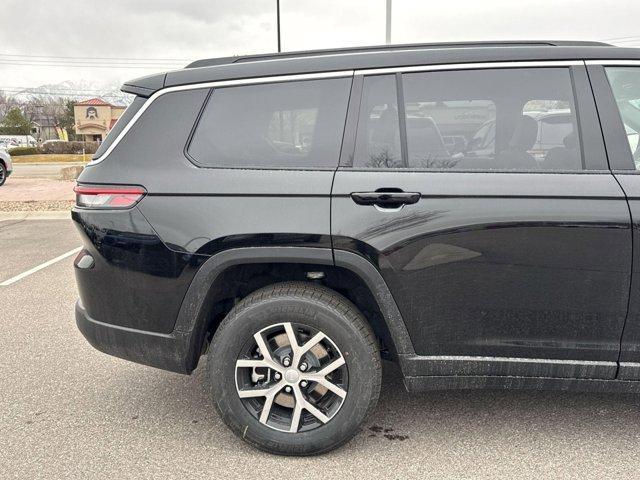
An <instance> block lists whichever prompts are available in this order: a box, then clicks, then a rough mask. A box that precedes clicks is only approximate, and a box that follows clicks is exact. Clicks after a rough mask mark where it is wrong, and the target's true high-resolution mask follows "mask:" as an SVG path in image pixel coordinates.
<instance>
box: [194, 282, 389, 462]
mask: <svg viewBox="0 0 640 480" xmlns="http://www.w3.org/2000/svg"><path fill="white" fill-rule="evenodd" d="M287 324H288V325H290V327H286V325H287ZM291 326H293V327H291ZM281 328H282V329H284V330H285V335H288V334H289V333H290V332H295V333H294V334H293V335H294V338H296V337H297V338H296V341H297V343H298V345H299V346H300V348H301V350H299V352H301V351H302V350H304V349H305V348H309V350H307V353H304V354H300V355H297V356H298V357H299V358H296V354H295V353H292V354H291V359H290V360H291V362H293V363H292V365H291V366H290V367H289V368H288V369H285V367H284V364H286V363H287V358H286V357H285V358H284V359H282V358H281V359H280V360H278V358H279V357H278V352H279V351H287V348H290V345H289V346H287V343H286V342H285V343H284V344H283V340H282V338H286V339H287V341H289V340H290V339H291V337H290V336H286V337H282V336H281V335H283V334H282V333H278V332H279V331H280V330H279V329H281ZM287 328H289V329H288V330H287ZM271 331H273V332H275V333H273V334H271V333H269V332H271ZM259 332H260V333H259ZM265 332H266V333H265ZM313 332H316V333H315V335H317V336H312V334H313ZM319 332H320V333H322V334H324V337H323V336H322V335H319ZM255 334H258V335H259V336H261V337H262V338H263V339H264V338H266V339H267V340H266V341H265V343H264V344H263V346H264V348H266V349H267V351H268V352H269V353H268V356H269V357H270V358H269V359H267V357H265V356H264V355H263V353H262V350H251V348H252V347H251V346H252V345H254V344H257V340H256V338H257V337H256V336H255ZM269 335H273V336H272V337H269ZM316 338H322V340H320V341H319V342H317V346H314V347H308V345H307V342H308V344H309V345H311V343H314V342H313V341H312V340H310V339H316ZM305 340H306V341H305ZM277 341H279V343H278V342H277ZM289 343H291V342H289ZM267 345H268V346H267ZM272 345H275V346H277V349H276V350H274V347H272ZM247 351H248V352H251V351H255V352H257V353H254V354H253V355H254V357H249V360H247V359H246V358H247V357H246V356H243V355H245V354H246V352H247ZM317 356H318V357H319V358H320V360H319V359H318V358H317ZM340 356H341V357H342V358H343V359H344V364H342V360H340ZM255 358H257V359H258V360H253V359H255ZM271 359H273V360H274V361H275V362H276V363H277V366H278V367H279V368H282V369H283V371H282V374H281V378H280V382H276V379H277V377H278V372H277V371H276V370H270V369H267V368H265V369H261V368H259V369H256V368H253V369H252V370H251V372H252V375H251V376H250V378H251V379H252V380H251V382H253V381H254V380H253V379H254V375H256V371H261V372H267V371H268V372H267V373H264V375H267V374H269V375H272V376H271V377H270V378H271V383H264V384H261V383H258V387H255V386H254V385H250V386H249V387H246V385H244V384H243V386H242V387H241V386H240V383H241V382H245V381H246V380H247V378H248V377H249V375H248V372H247V369H248V368H249V367H244V366H243V365H245V363H241V362H253V363H256V362H257V363H259V364H262V363H261V362H265V361H267V360H269V361H270V360H271ZM307 360H308V362H309V366H307V363H306V361H307ZM321 360H322V361H324V362H325V363H326V364H329V366H326V364H323V363H321ZM297 362H301V363H300V366H299V367H298V368H296V366H297V365H298V363H297ZM314 362H318V364H317V365H315V364H314ZM253 363H251V365H253ZM207 364H208V373H207V375H208V377H209V382H210V385H211V391H212V395H213V403H214V405H215V407H216V409H217V410H218V412H219V413H220V416H221V417H222V419H223V420H224V422H225V423H226V424H227V425H228V426H229V427H230V428H231V430H233V432H235V434H236V435H238V436H239V437H241V438H242V439H243V440H245V441H246V442H248V443H250V444H251V445H253V446H255V447H257V448H258V449H260V450H264V451H267V452H270V453H274V454H280V455H299V456H302V455H316V454H321V453H324V452H328V451H329V450H332V449H334V448H337V447H339V446H340V445H342V444H344V443H345V442H347V441H348V440H349V439H351V438H352V437H353V436H354V435H355V434H356V433H357V431H358V429H359V427H360V425H361V424H362V422H363V421H364V420H365V418H366V417H367V416H368V415H369V414H370V413H371V411H372V410H373V408H374V407H375V405H376V402H377V400H378V396H379V394H380V382H381V365H380V355H379V351H378V346H377V341H376V339H375V336H374V334H373V331H372V330H371V327H370V326H369V325H368V324H367V323H366V321H365V319H364V317H363V316H362V314H361V313H360V312H359V311H358V309H357V308H356V307H355V306H354V305H353V304H352V303H351V302H349V301H348V300H347V299H346V298H344V297H343V296H342V295H339V294H338V293H336V292H335V291H333V290H330V289H328V288H325V287H322V286H318V285H315V284H310V283H303V282H286V283H279V284H275V285H271V286H268V287H265V288H262V289H260V290H258V291H256V292H254V293H252V294H250V295H248V296H247V297H246V298H244V299H243V300H242V301H241V302H239V303H238V304H237V305H236V306H235V307H234V308H233V310H231V312H229V314H228V315H227V316H226V317H225V319H224V320H223V321H222V323H221V324H220V326H219V327H218V329H217V331H216V333H215V335H214V337H213V340H212V341H211V345H210V348H209V352H208V358H207ZM338 364H342V366H340V367H339V368H336V369H335V370H333V372H334V373H327V374H326V375H323V374H322V373H318V372H321V371H323V369H324V371H326V370H331V369H332V368H334V367H333V366H334V365H338ZM302 368H307V369H308V370H307V371H306V372H301V371H300V370H301V369H302ZM345 369H346V370H345ZM290 370H294V371H295V372H293V373H292V372H291V371H290ZM314 373H318V375H316V377H313V374H314ZM298 374H299V375H300V377H299V379H301V380H294V381H297V382H298V383H293V384H291V385H293V387H291V386H288V385H289V384H285V385H287V386H285V387H284V388H285V389H286V388H289V389H291V390H290V391H292V392H293V393H291V394H289V395H290V396H287V395H288V394H286V390H279V391H278V393H277V396H275V400H273V401H272V403H271V405H270V408H269V410H268V411H269V412H270V413H268V414H267V415H266V422H267V423H261V421H260V418H262V415H263V414H264V412H265V408H266V403H267V400H268V398H267V397H266V396H264V397H262V398H261V399H259V400H255V399H253V398H251V399H246V398H245V399H241V398H240V394H241V393H240V391H241V390H242V392H243V394H245V389H246V390H252V389H253V388H257V389H258V390H260V389H261V388H262V391H269V392H273V391H275V390H278V388H280V387H279V385H280V383H282V382H289V381H292V380H291V377H292V376H293V377H295V376H296V375H298ZM305 374H306V375H311V376H312V377H313V378H316V379H319V378H321V379H322V384H320V383H314V382H313V381H309V382H305V381H304V378H307V377H304V375H305ZM336 378H337V379H338V380H336ZM265 382H266V380H265ZM334 382H336V383H334ZM340 382H341V383H340ZM327 383H331V385H329V386H330V387H331V388H330V389H326V388H324V385H326V384H327ZM261 385H263V386H262V387H260V386H261ZM272 385H275V387H274V389H271V390H268V388H271V386H272ZM345 385H347V386H345ZM303 386H308V390H306V391H305V390H304V389H302V387H303ZM298 387H299V388H298ZM341 389H342V391H341ZM322 391H324V392H325V393H324V395H323V396H322V397H321V398H320V400H319V402H321V403H320V404H318V403H313V401H314V398H315V397H314V396H317V395H319V392H322ZM334 391H335V392H338V393H335V392H334ZM345 392H346V393H345ZM283 393H284V396H282V394H283ZM253 394H254V392H253V391H251V392H250V395H253ZM299 394H300V395H302V397H300V398H303V399H304V401H306V402H307V403H306V404H307V405H309V404H311V407H310V408H311V409H310V410H307V409H306V407H303V408H304V410H303V411H302V414H298V416H297V418H299V419H300V420H299V422H296V421H295V419H294V417H296V409H297V407H296V406H293V407H292V406H291V404H289V405H288V407H290V408H287V407H286V406H283V405H285V404H286V402H285V400H286V401H293V400H295V404H296V405H297V404H298V400H297V399H298V395H299ZM343 394H344V397H343V396H342V395H343ZM262 399H264V404H263V405H262V407H261V409H260V410H259V411H257V409H258V408H260V407H259V406H258V403H259V402H261V401H262ZM282 399H284V400H282ZM278 402H280V404H278ZM300 405H305V404H304V402H302V401H301V402H300ZM319 405H321V406H322V407H320V406H319ZM315 407H318V408H325V407H326V409H325V410H322V411H321V410H316V412H320V413H321V414H323V415H324V420H323V419H322V418H323V415H319V414H318V415H317V416H316V413H312V411H313V409H314V408H315ZM336 408H337V411H335V410H336ZM254 410H256V411H254ZM332 411H333V412H334V413H331V412H332ZM289 414H290V415H291V419H290V424H287V423H286V422H285V420H288V417H287V415H289ZM330 415H331V416H330ZM329 416H330V419H329V420H327V418H329ZM258 417H260V418H258ZM288 421H289V420H288ZM269 422H270V423H269ZM277 422H281V423H277ZM294 424H295V425H297V427H296V426H294ZM280 428H283V429H284V430H286V429H289V431H282V430H281V429H280ZM291 429H294V430H295V431H293V432H292V431H290V430H291Z"/></svg>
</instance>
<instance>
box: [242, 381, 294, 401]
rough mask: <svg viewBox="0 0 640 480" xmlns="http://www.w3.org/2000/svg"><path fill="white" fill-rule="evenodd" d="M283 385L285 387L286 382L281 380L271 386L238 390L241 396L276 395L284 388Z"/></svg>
mask: <svg viewBox="0 0 640 480" xmlns="http://www.w3.org/2000/svg"><path fill="white" fill-rule="evenodd" d="M282 387H284V382H283V381H280V382H278V383H276V384H275V385H274V386H272V387H269V388H249V389H247V390H238V395H239V396H240V398H255V397H270V396H272V397H275V395H276V393H278V392H279V391H280V390H282Z"/></svg>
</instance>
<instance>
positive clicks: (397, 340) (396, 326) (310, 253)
mask: <svg viewBox="0 0 640 480" xmlns="http://www.w3.org/2000/svg"><path fill="white" fill-rule="evenodd" d="M250 263H307V264H317V265H331V266H337V267H342V268H345V269H347V270H350V271H351V272H352V273H354V274H355V275H357V276H358V277H360V278H361V279H362V280H363V281H364V282H365V284H366V285H367V286H368V287H369V290H370V291H371V293H372V295H373V297H374V298H375V300H376V302H377V303H378V306H379V308H380V311H381V312H382V315H383V317H384V321H385V322H386V324H387V328H388V329H389V333H390V334H391V339H392V340H393V342H394V345H395V348H396V352H397V354H398V355H411V354H415V350H414V348H413V343H412V342H411V339H410V337H409V333H408V331H407V327H406V325H405V323H404V320H403V319H402V315H401V313H400V310H399V309H398V306H397V304H396V302H395V300H394V298H393V296H392V294H391V292H390V290H389V287H388V286H387V284H386V282H385V281H384V279H383V278H382V275H380V272H378V270H377V269H376V267H375V266H373V265H372V264H371V262H369V261H368V260H366V259H365V258H363V257H361V256H360V255H357V254H355V253H352V252H347V251H342V250H335V251H332V250H331V249H330V248H314V247H247V248H233V249H229V250H224V251H222V252H220V253H217V254H215V255H212V256H211V257H210V258H209V259H207V260H206V261H205V262H204V263H203V264H202V265H201V266H200V268H199V269H198V271H197V273H196V274H195V276H194V278H193V280H192V281H191V284H190V285H189V288H188V289H187V292H186V294H185V296H184V299H183V301H182V305H181V306H180V311H179V312H178V317H177V319H176V323H175V327H174V330H173V336H175V337H182V338H185V339H188V345H185V347H186V352H185V353H186V354H187V356H188V357H189V358H186V359H185V360H186V362H187V363H186V364H187V369H188V370H191V369H193V368H195V365H196V364H197V362H198V357H199V355H200V347H201V345H200V344H199V343H198V342H199V341H200V340H201V339H202V335H203V333H204V332H203V330H204V328H205V327H206V325H205V323H206V322H204V321H201V318H200V313H201V312H202V311H203V308H204V307H205V305H204V302H205V299H206V297H207V294H208V292H209V288H210V287H211V285H213V282H214V281H215V279H216V278H217V277H218V275H220V274H221V273H222V272H224V271H225V270H226V269H227V268H229V267H232V266H234V265H241V264H250Z"/></svg>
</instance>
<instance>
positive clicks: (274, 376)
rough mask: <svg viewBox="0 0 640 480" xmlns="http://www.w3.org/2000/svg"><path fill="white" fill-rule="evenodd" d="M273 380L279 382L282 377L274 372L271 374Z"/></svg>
mask: <svg viewBox="0 0 640 480" xmlns="http://www.w3.org/2000/svg"><path fill="white" fill-rule="evenodd" d="M273 378H275V379H276V380H280V379H281V378H282V375H280V373H279V372H276V373H274V374H273Z"/></svg>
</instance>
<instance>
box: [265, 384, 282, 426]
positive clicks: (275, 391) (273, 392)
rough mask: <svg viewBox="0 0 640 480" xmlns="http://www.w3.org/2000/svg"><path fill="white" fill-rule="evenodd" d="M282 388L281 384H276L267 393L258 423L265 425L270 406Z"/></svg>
mask: <svg viewBox="0 0 640 480" xmlns="http://www.w3.org/2000/svg"><path fill="white" fill-rule="evenodd" d="M280 388H282V384H281V383H278V384H276V385H275V386H274V387H273V388H271V389H270V391H269V393H267V395H265V396H266V400H265V402H264V406H263V407H262V412H261V413H260V422H261V423H264V424H265V425H266V424H267V421H268V420H269V414H270V413H271V406H272V405H273V400H274V399H275V398H276V395H277V394H278V392H279V391H280Z"/></svg>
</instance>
